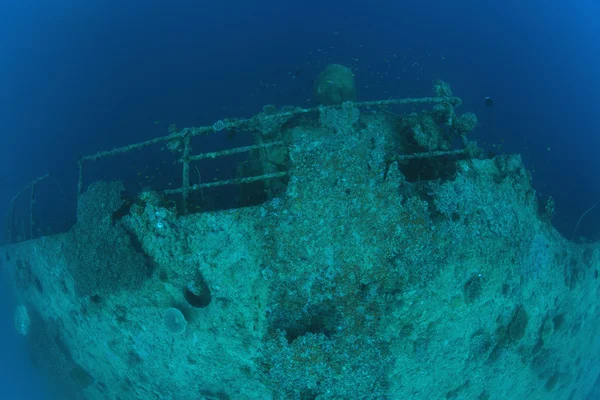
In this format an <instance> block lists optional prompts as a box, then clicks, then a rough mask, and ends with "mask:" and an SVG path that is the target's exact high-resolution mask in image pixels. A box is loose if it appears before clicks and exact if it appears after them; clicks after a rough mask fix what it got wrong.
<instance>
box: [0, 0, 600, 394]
mask: <svg viewBox="0 0 600 400" xmlns="http://www.w3.org/2000/svg"><path fill="white" fill-rule="evenodd" d="M599 18H600V3H598V1H591V0H580V1H578V2H572V1H565V0H555V1H552V2H548V1H541V0H530V1H528V2H521V1H512V0H508V1H502V2H500V1H471V0H464V1H458V2H447V1H428V0H419V1H413V0H411V1H382V0H371V1H368V2H366V1H361V2H359V1H352V0H345V1H334V0H331V1H323V0H321V1H315V0H304V1H297V2H290V1H286V2H282V1H259V2H246V1H243V2H242V1H211V2H205V1H176V0H175V1H169V2H167V1H156V0H146V1H138V0H131V1H115V0H105V1H91V0H83V1H73V0H71V1H66V0H53V1H48V0H44V1H41V0H19V1H17V0H3V1H2V3H1V5H0V60H1V62H0V88H1V90H0V209H2V214H3V215H4V214H5V213H6V210H7V206H8V204H9V201H10V199H11V197H12V196H14V194H15V193H16V192H17V191H18V190H19V189H20V188H21V187H23V186H24V185H26V184H27V183H28V182H29V181H30V180H32V179H34V178H35V177H38V176H40V175H44V174H46V173H48V172H50V173H52V174H53V177H54V179H55V180H53V181H52V182H53V184H52V185H49V186H48V187H47V188H46V190H48V191H49V193H40V197H43V196H44V195H47V198H48V199H47V200H45V203H44V206H43V207H42V208H43V210H44V213H45V214H44V216H45V217H47V218H53V219H56V220H66V219H70V218H71V219H72V218H73V217H74V212H75V209H74V207H75V193H76V183H77V168H76V162H77V159H78V157H79V156H81V155H83V154H92V153H95V152H96V151H98V150H103V149H110V148H113V147H116V146H120V145H126V144H129V143H133V142H136V141H140V140H146V139H150V138H153V137H156V136H160V135H164V134H166V133H167V128H168V126H169V125H170V124H173V123H175V124H177V126H178V127H185V126H192V125H210V124H212V123H213V122H215V121H217V120H218V119H222V118H226V117H249V116H251V115H253V114H255V113H257V112H259V111H261V110H262V107H263V105H265V104H275V105H277V106H283V105H288V104H289V105H298V106H303V107H308V106H312V105H314V104H315V103H314V102H313V100H312V98H311V97H312V80H313V79H314V77H315V76H316V75H317V74H318V72H320V71H321V70H322V69H323V66H324V65H326V64H329V63H340V64H344V65H346V66H349V67H351V68H353V69H354V70H355V73H356V82H357V89H358V99H359V100H377V99H384V98H389V97H394V98H395V97H410V96H428V95H430V93H431V87H432V81H433V80H435V79H443V80H445V81H447V82H448V83H450V84H451V85H452V88H453V90H454V94H455V95H457V96H459V97H462V98H463V100H464V103H463V105H462V106H461V108H460V109H459V110H457V111H459V112H465V111H473V112H474V113H475V114H476V115H477V116H478V118H479V121H480V124H479V127H478V128H477V130H476V131H475V133H474V135H475V138H477V139H478V140H479V141H480V143H482V144H484V145H485V147H487V148H490V149H492V148H493V149H494V150H495V151H497V152H507V153H513V152H518V153H521V154H522V156H523V159H524V160H525V164H526V166H527V167H528V168H529V169H530V170H531V171H532V176H533V183H534V187H535V188H536V189H537V190H538V192H539V193H540V194H541V195H551V196H553V197H554V198H555V200H556V209H557V214H556V217H555V219H554V223H555V226H556V227H557V228H558V229H559V230H560V231H561V233H562V234H563V235H565V236H566V237H568V238H571V236H572V235H573V229H574V227H575V224H576V222H577V220H578V218H579V217H580V216H581V214H582V213H583V212H584V211H585V210H587V209H588V208H589V207H590V206H592V205H593V204H594V203H596V202H598V201H600V185H599V184H598V182H600V161H599V156H598V153H600V130H599V128H598V115H599V103H600V76H599V74H600V48H599V47H600V41H599V40H598V38H599V37H600V24H598V19H599ZM485 96H491V97H492V99H493V101H494V106H493V107H491V108H489V107H485V105H484V98H485ZM227 140H228V139H227V138H224V137H221V138H218V139H217V141H219V143H213V144H212V145H214V146H215V147H223V146H229V143H228V142H227ZM492 145H500V146H501V147H500V148H498V146H496V147H492ZM140 157H142V158H141V159H137V160H136V162H137V163H138V164H144V163H145V162H146V161H147V160H144V159H143V156H140ZM113 172H114V171H113ZM145 173H146V172H144V174H145ZM56 182H58V183H59V184H60V189H58V188H59V185H54V183H56ZM61 191H62V192H61ZM63 192H64V195H63ZM599 234H600V207H597V208H596V209H594V210H592V211H591V212H590V213H589V214H588V215H586V217H585V219H583V220H582V222H581V225H580V227H579V230H578V235H581V236H585V237H586V238H588V239H593V238H595V239H598V237H599ZM5 278H6V277H4V276H2V275H1V274H0V289H1V290H2V295H1V296H0V300H1V301H0V324H1V326H2V331H1V336H0V360H1V364H0V388H1V389H0V390H1V391H0V398H2V399H36V400H37V399H48V398H49V397H48V396H46V395H44V390H43V384H42V382H41V380H40V378H39V377H38V376H37V375H36V374H35V372H34V371H33V370H32V368H31V367H30V365H29V363H28V360H27V358H26V356H25V354H24V351H23V345H22V343H21V342H20V341H19V338H18V337H17V335H16V334H15V333H14V329H13V322H12V312H13V310H14V303H13V299H11V298H10V297H9V296H8V295H7V293H9V291H8V286H7V283H6V282H4V281H3V280H4V279H5Z"/></svg>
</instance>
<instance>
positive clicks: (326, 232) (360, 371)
mask: <svg viewBox="0 0 600 400" xmlns="http://www.w3.org/2000/svg"><path fill="white" fill-rule="evenodd" d="M435 90H436V91H435V93H434V95H435V96H449V95H450V93H448V92H447V91H448V90H449V87H447V86H445V84H442V83H438V84H437V86H436V88H435ZM458 106H459V104H458V103H444V102H441V103H437V104H435V105H434V106H433V107H430V108H429V109H427V110H424V111H420V112H415V111H412V112H404V113H399V112H391V111H390V110H388V109H386V108H385V107H375V108H367V109H365V108H360V107H358V106H355V105H354V103H352V102H345V103H343V104H341V105H334V106H328V107H322V108H321V109H320V110H318V111H317V112H316V114H315V116H314V117H312V118H309V117H300V118H297V119H295V120H294V121H292V122H290V121H286V123H285V124H282V125H279V126H275V127H271V128H270V129H269V131H268V135H271V136H272V138H273V139H277V140H283V142H284V143H285V149H284V150H283V151H282V150H279V151H272V152H262V153H260V154H258V155H257V157H258V161H259V162H260V164H261V165H263V166H267V167H264V170H263V172H267V173H272V172H275V171H276V172H281V171H285V172H286V177H285V178H276V179H274V180H273V181H271V182H270V183H268V184H265V188H266V189H265V192H266V193H268V194H267V195H266V196H265V198H264V201H261V202H258V203H257V204H252V205H247V206H244V207H231V208H228V209H222V210H214V211H200V212H181V210H180V209H178V208H177V206H176V205H173V204H172V203H169V202H167V201H163V200H164V199H163V198H162V197H161V195H159V194H156V193H152V191H151V190H150V191H146V192H144V193H141V194H140V195H139V196H138V197H137V198H136V199H135V201H132V202H131V203H130V204H126V201H125V200H124V199H123V198H122V196H121V194H122V192H123V190H124V187H123V184H122V183H120V182H95V183H92V184H90V185H89V186H88V187H87V189H86V191H85V192H84V193H83V194H82V196H81V198H80V201H79V205H78V221H77V223H76V225H75V226H74V227H73V228H72V229H71V230H70V231H69V232H67V233H63V234H58V235H54V236H49V237H43V238H39V239H35V240H29V241H25V242H22V243H18V244H13V245H9V246H5V247H3V248H2V249H1V253H0V255H1V256H2V262H1V264H2V268H3V269H4V270H6V271H7V272H8V273H9V274H10V277H11V279H12V282H13V286H14V291H15V293H16V295H17V297H18V299H19V300H20V303H21V305H20V306H19V307H18V308H17V310H15V328H16V329H17V331H18V332H19V333H20V334H22V335H23V336H24V338H25V341H26V343H27V347H28V350H29V352H30V355H31V358H32V361H33V363H34V365H35V366H36V367H38V368H39V369H40V370H41V371H43V373H44V374H45V375H46V376H49V377H50V378H51V379H52V380H54V381H56V382H60V383H61V386H62V387H64V388H66V389H65V390H68V391H69V393H73V396H74V398H81V399H91V400H96V399H98V400H100V399H102V400H105V399H106V400H108V399H110V400H128V399H150V400H163V399H165V400H166V399H173V400H177V399H188V400H189V399H207V400H213V399H219V400H223V399H231V400H236V399H303V400H304V399H315V400H317V399H318V400H325V399H481V400H485V399H500V398H505V399H526V398H527V399H546V398H552V399H581V398H585V396H586V395H588V393H590V391H591V390H592V387H593V385H594V383H595V381H596V378H597V377H598V376H599V374H600V363H598V360H597V354H599V349H598V345H599V343H598V341H597V340H596V338H597V337H598V334H599V331H598V329H599V322H598V321H599V320H600V319H599V318H598V314H599V310H598V302H597V299H598V294H599V293H598V290H599V287H600V286H599V285H600V283H599V281H598V280H597V277H598V272H597V269H598V268H599V267H600V250H599V249H598V247H599V246H598V245H597V244H581V243H574V242H571V241H569V240H567V239H565V238H563V237H561V236H560V235H559V234H558V233H557V231H556V230H555V229H554V228H553V227H552V225H551V223H550V218H549V215H548V214H549V213H550V210H548V207H547V206H546V205H544V204H539V202H538V198H537V196H536V193H535V191H534V190H533V188H532V184H531V176H530V174H529V173H528V171H527V170H526V169H525V168H524V166H523V163H522V161H521V159H520V156H519V155H497V156H491V155H489V156H488V155H485V154H483V152H481V151H478V149H477V148H476V144H474V143H471V142H469V141H468V140H467V139H466V135H467V134H468V132H469V131H470V130H471V129H473V127H474V126H475V124H476V118H475V116H474V115H472V114H470V113H464V114H461V115H457V114H456V113H455V108H456V112H458V111H459V110H460V108H459V107H458ZM262 134H264V132H263V133H262ZM456 139H458V140H459V141H461V140H462V142H463V146H464V149H465V151H456V152H453V149H454V147H453V143H454V142H455V141H456ZM427 152H429V153H431V154H432V155H431V156H430V157H420V156H418V157H417V156H415V157H412V158H411V156H410V155H415V154H422V153H427ZM434 155H435V156H434ZM125 206H126V207H125Z"/></svg>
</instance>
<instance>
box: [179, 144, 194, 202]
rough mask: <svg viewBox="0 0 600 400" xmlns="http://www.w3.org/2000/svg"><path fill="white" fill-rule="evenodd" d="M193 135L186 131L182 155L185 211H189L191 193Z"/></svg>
mask: <svg viewBox="0 0 600 400" xmlns="http://www.w3.org/2000/svg"><path fill="white" fill-rule="evenodd" d="M190 142H191V137H190V134H189V132H186V134H185V136H184V137H183V156H182V162H183V168H182V170H183V171H182V174H183V176H182V182H183V186H182V189H183V190H182V192H181V193H182V196H183V199H182V203H181V204H182V206H183V212H184V213H187V212H188V197H189V195H190V154H191V152H192V149H191V145H190Z"/></svg>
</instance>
